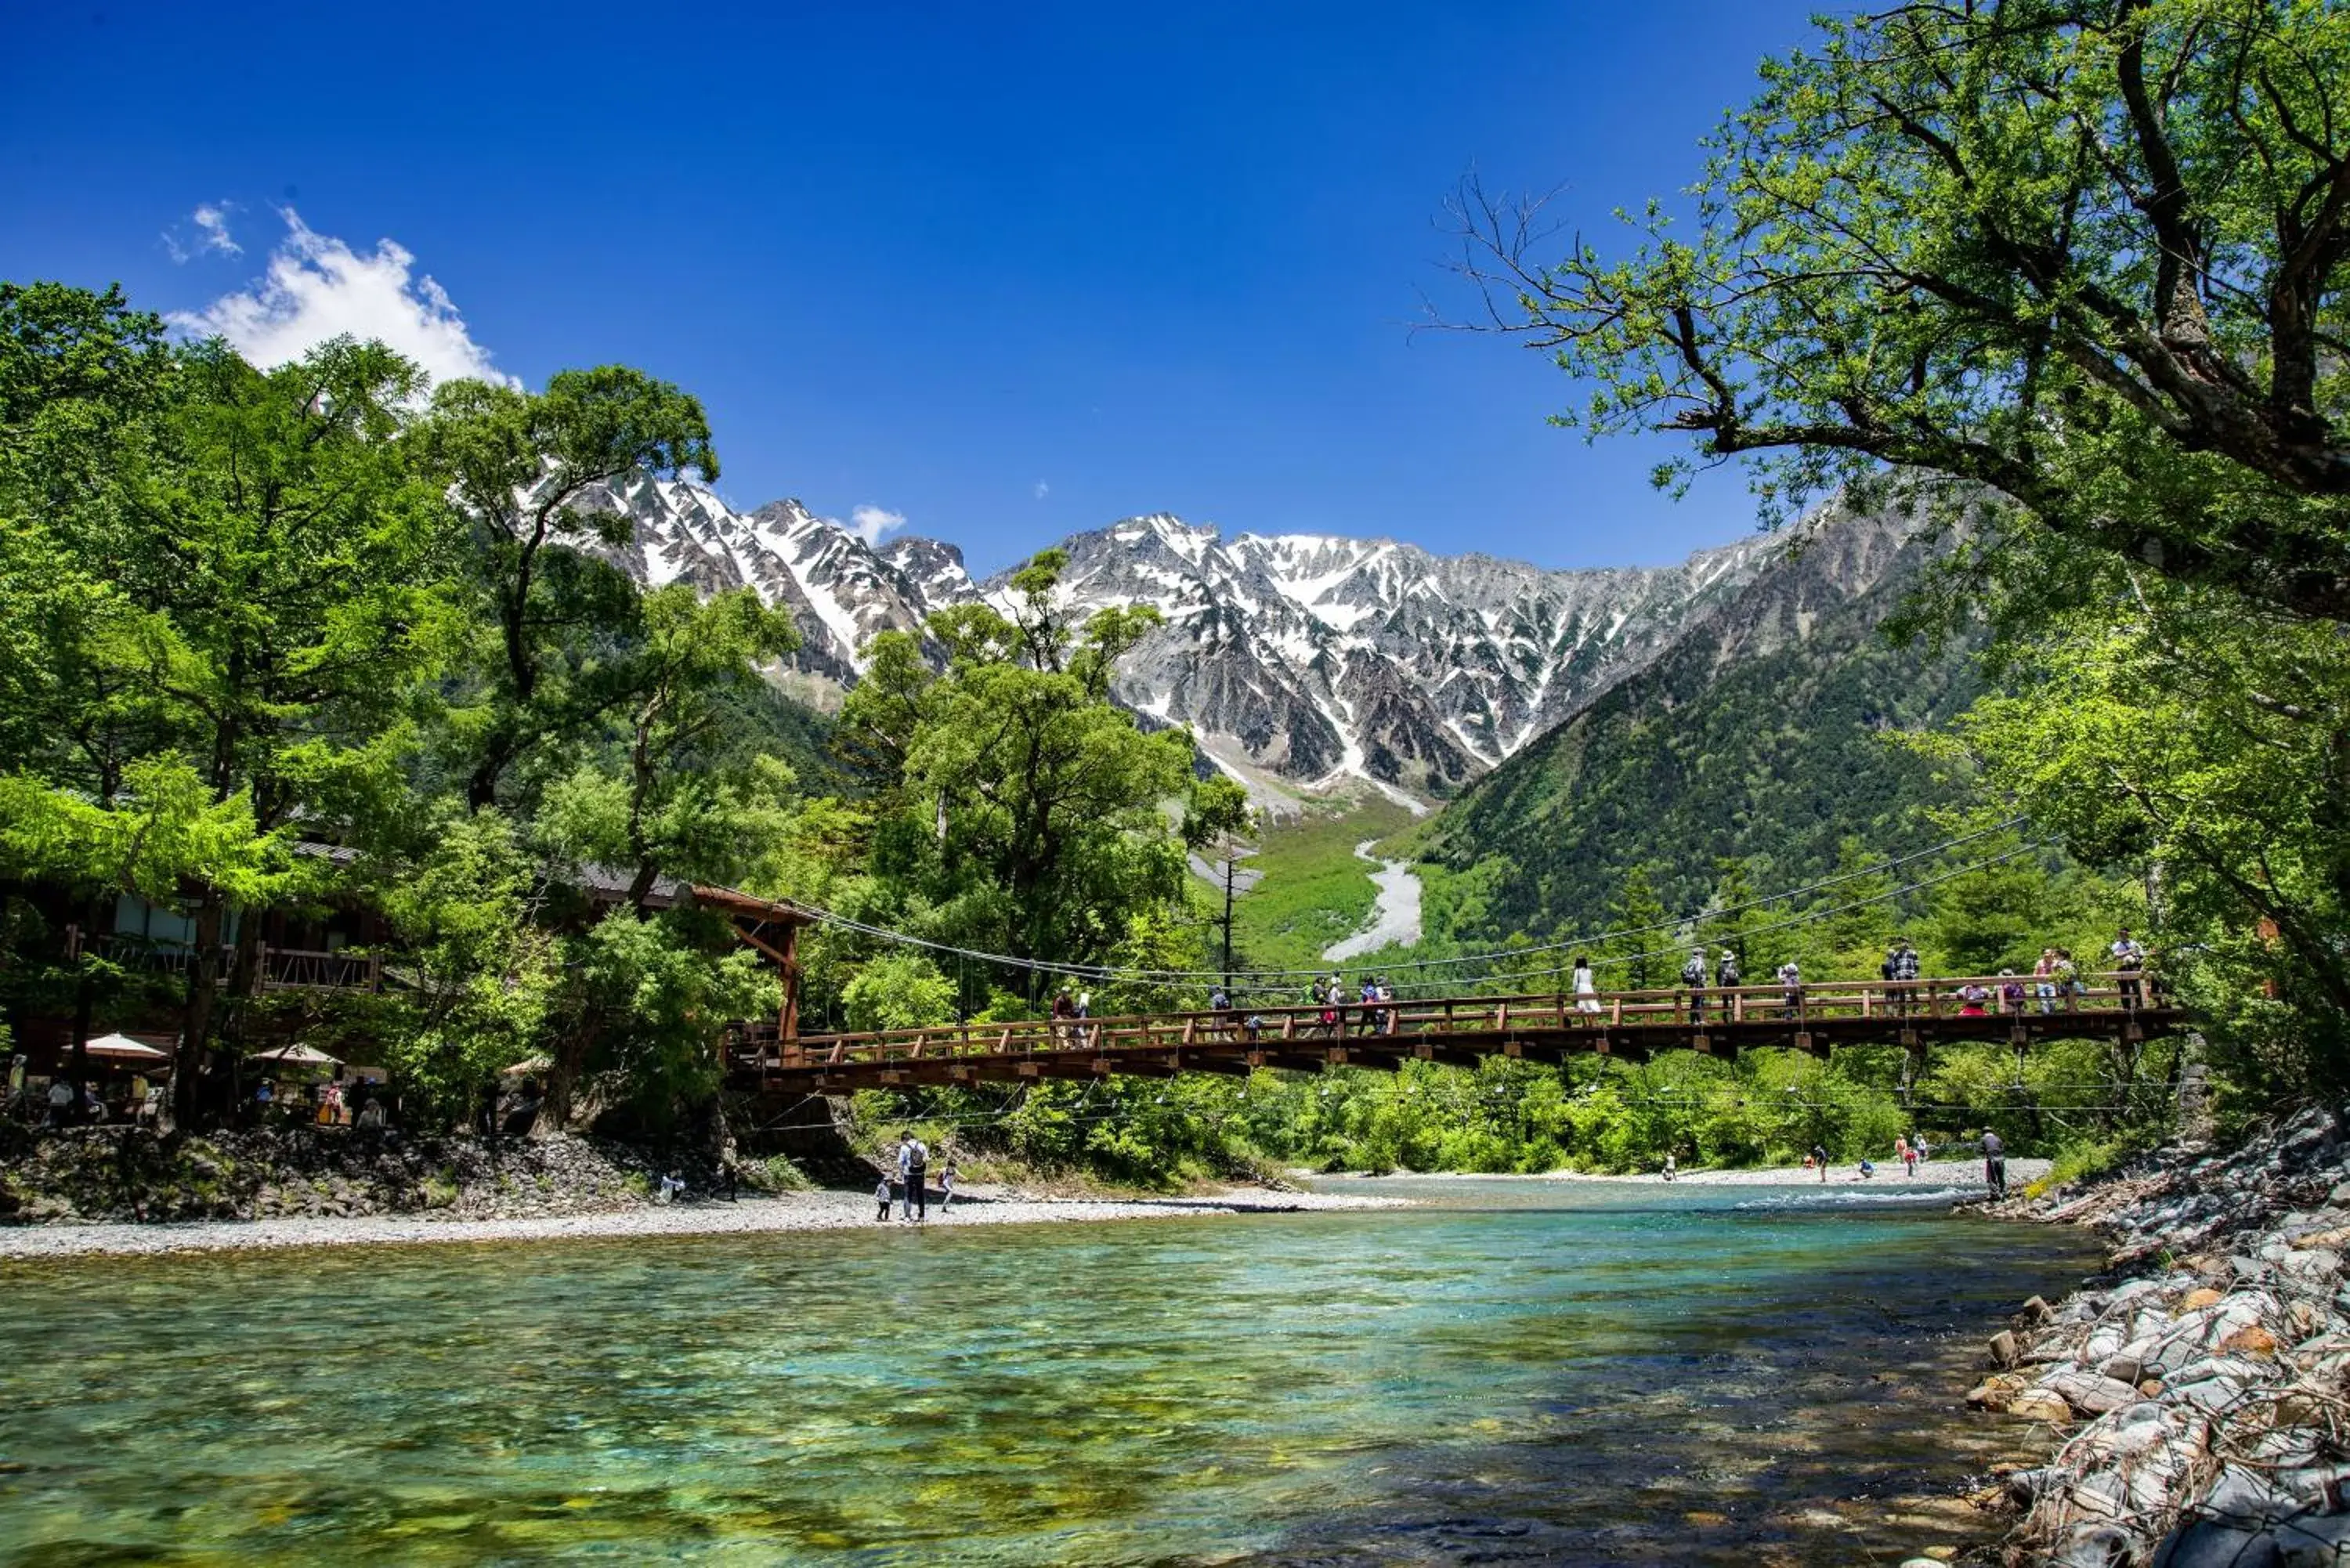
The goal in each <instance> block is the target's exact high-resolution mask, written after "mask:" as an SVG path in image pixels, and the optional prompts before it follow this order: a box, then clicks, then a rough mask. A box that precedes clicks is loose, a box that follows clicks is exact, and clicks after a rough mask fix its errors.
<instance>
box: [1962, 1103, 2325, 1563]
mask: <svg viewBox="0 0 2350 1568" xmlns="http://www.w3.org/2000/svg"><path fill="white" fill-rule="evenodd" d="M2011 1163H2012V1162H2011ZM1989 1211H1990V1212H1992V1213H1996V1214H2000V1215H2002V1216H2004V1217H2007V1218H2011V1219H2016V1220H2038V1221H2042V1222H2045V1223H2051V1224H2080V1225H2087V1226H2090V1227H2092V1228H2093V1229H2095V1231H2098V1232H2099V1233H2100V1234H2102V1235H2103V1236H2104V1237H2105V1238H2106V1241H2108V1242H2109V1243H2110V1244H2111V1246H2112V1248H2113V1251H2112V1253H2111V1258H2110V1272H2108V1273H2106V1274H2105V1275H2102V1276H2100V1277H2098V1278H2096V1279H2094V1280H2092V1281H2090V1282H2088V1283H2087V1284H2086V1285H2085V1287H2084V1288H2082V1289H2081V1290H2079V1291H2076V1292H2074V1293H2072V1294H2071V1295H2069V1296H2067V1297H2065V1298H2064V1300H2063V1301H2061V1302H2059V1303H2055V1304H2054V1305H2053V1306H2052V1305H2050V1304H2048V1303H2044V1302H2042V1301H2040V1300H2038V1299H2037V1298H2035V1299H2034V1300H2033V1301H2032V1302H2029V1303H2025V1305H2024V1309H2023V1311H2022V1312H2021V1313H2020V1314H2017V1317H2016V1319H2015V1321H2014V1323H2013V1324H2012V1326H2011V1327H2010V1328H2008V1329H2005V1330H2002V1332H2000V1333H1999V1334H1995V1335H1994V1336H1993V1337H1992V1338H1991V1343H1990V1345H1989V1347H1988V1348H1989V1359H1990V1361H1991V1366H1993V1368H1995V1370H1993V1371H1992V1372H1991V1376H1987V1377H1986V1378H1985V1379H1984V1380H1983V1381H1982V1383H1981V1385H1980V1386H1978V1387H1977V1388H1976V1389H1975V1390H1974V1392H1973V1393H1972V1394H1970V1395H1969V1396H1968V1402H1969V1403H1970V1404H1972V1405H1975V1406H1977V1407H1981V1408H1983V1409H1987V1410H1991V1411H1997V1412H2002V1413H2004V1415H2005V1416H2006V1417H2009V1418H2012V1419H2022V1420H2028V1421H2034V1422H2041V1423H2045V1424H2046V1425H2048V1426H2050V1427H2053V1428H2056V1429H2057V1430H2058V1431H2059V1432H2061V1433H2062V1434H2063V1435H2064V1441H2063V1445H2062V1447H2061V1448H2059V1449H2058V1450H2057V1452H2056V1454H2055V1456H2054V1459H2051V1460H2050V1462H2048V1463H2047V1464H2045V1465H2043V1466H2040V1467H2038V1468H2035V1469H2025V1470H2020V1471H2017V1472H2016V1473H2014V1474H2012V1475H2009V1476H2006V1477H2005V1478H2004V1479H2003V1487H2004V1491H2005V1494H2006V1497H2007V1499H2008V1501H2010V1502H2011V1503H2012V1505H2013V1506H2015V1507H2017V1508H2019V1509H2021V1510H2022V1522H2021V1524H2020V1525H2019V1526H2018V1528H2017V1530H2016V1532H2015V1534H2014V1536H2013V1537H2012V1541H2011V1542H2010V1545H2009V1551H2008V1555H2007V1561H2008V1562H2010V1563H2018V1564H2022V1563H2045V1564H2060V1565H2062V1568H2125V1565H2128V1568H2136V1565H2138V1564H2147V1563H2152V1564H2157V1565H2159V1568H2220V1565H2223V1564H2224V1565H2229V1568H2254V1565H2256V1564H2271V1565H2293V1564H2301V1563H2312V1564H2314V1563H2329V1564H2330V1563H2344V1562H2350V1507H2345V1487H2350V1292H2345V1289H2344V1257H2345V1251H2350V1138H2345V1123H2344V1122H2343V1121H2342V1120H2340V1119H2337V1118H2336V1117H2335V1116H2334V1114H2333V1113H2331V1112H2330V1111H2326V1110H2324V1109H2313V1110H2310V1111H2307V1112H2304V1113H2303V1114H2301V1115H2299V1116H2294V1117H2293V1118H2291V1119H2289V1120H2287V1121H2284V1122H2282V1123H2281V1124H2280V1125H2277V1126H2274V1127H2270V1128H2268V1129H2266V1130H2264V1131H2263V1132H2262V1134H2261V1135H2260V1136H2257V1137H2253V1138H2251V1140H2249V1141H2248V1142H2247V1143H2246V1144H2244V1146H2243V1147H2240V1148H2238V1149H2235V1150H2234V1151H2232V1152H2230V1153H2227V1154H2214V1153H2210V1152H2207V1151H2203V1150H2198V1149H2181V1148H2172V1149H2166V1150H2163V1151H2161V1152H2159V1153H2158V1154H2155V1155H2152V1156H2149V1157H2147V1158H2144V1159H2142V1160H2139V1161H2137V1162H2135V1163H2133V1164H2132V1165H2130V1166H2128V1167H2126V1168H2124V1169H2123V1170H2121V1171H2119V1172H2117V1173H2115V1174H2114V1175H2111V1176H2108V1177H2106V1178H2101V1179H2095V1180H2090V1181H2085V1182H2079V1183H2070V1184H2067V1185H2066V1186H2064V1187H2061V1188H2058V1189H2055V1190H2054V1191H2052V1192H2049V1193H2047V1194H2045V1195H2043V1197H2041V1198H2039V1199H2028V1200H2026V1199H2017V1200H2014V1201H2012V1202H2010V1203H2008V1204H2005V1205H2002V1206H1997V1207H1995V1208H1992V1209H1991V1210H1989Z"/></svg>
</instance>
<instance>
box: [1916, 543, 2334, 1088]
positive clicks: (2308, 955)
mask: <svg viewBox="0 0 2350 1568" xmlns="http://www.w3.org/2000/svg"><path fill="white" fill-rule="evenodd" d="M2138 604H2139V613H2138V614H2137V616H2135V617H2133V618H2127V619H2118V620H2117V619H2116V618H2114V617H2112V616H2111V615H2110V614H2109V613H2107V612H2105V611H2101V610H2085V611H2083V612H2080V613H2078V614H2075V615H2073V616H2069V617H2065V618H2058V619H2056V620H2054V622H2052V623H2051V624H2050V625H2049V626H2048V628H2046V630H2045V631H2044V632H2043V634H2042V635H2041V636H2039V637H2038V638H2036V639H2033V640H2032V641H2031V642H2029V643H2028V644H2025V645H2023V646H2022V648H2021V649H2019V650H2018V652H2017V654H2016V657H2017V659H2018V662H2019V671H2020V676H2021V679H2020V680H2018V682H2017V686H2016V689H2017V691H2019V692H2022V693H2028V695H2018V696H2012V697H1999V698H1992V699H1987V700H1985V701H1982V702H1981V703H1979V704H1978V705H1977V707H1976V709H1975V711H1973V712H1972V713H1971V714H1970V716H1969V718H1968V719H1967V721H1966V722H1965V723H1964V724H1963V725H1962V726H1961V727H1960V732H1959V735H1958V737H1957V739H1956V740H1955V741H1952V742H1945V743H1946V744H1950V745H1955V746H1962V747H1963V748H1964V750H1965V751H1966V753H1968V754H1969V758H1970V762H1971V763H1972V764H1973V765H1976V766H1979V767H1980V768H1981V770H1982V773H1983V775H1984V777H1985V779H1986V781H1987V783H1988V784H1990V785H1991V787H1993V788H1995V789H1997V790H1999V791H2000V792H2002V794H2005V795H2008V796H2010V797H2012V799H2013V800H2014V801H2015V802H2016V803H2017V805H2019V806H2020V807H2021V808H2022V809H2023V810H2025V811H2028V812H2029V813H2031V815H2032V817H2033V821H2034V823H2035V824H2037V825H2038V826H2041V827H2042V828H2043V829H2044V830H2046V831H2049V832H2053V833H2057V834H2061V835H2062V836H2064V840H2065V842H2066V843H2067V844H2068V845H2070V846H2074V850H2075V852H2076V853H2077V854H2079V855H2081V856H2082V857H2085V858H2087V859H2088V860H2090V861H2091V862H2092V863H2105V864H2114V863H2120V864H2131V865H2137V866H2142V867H2145V866H2150V867H2156V868H2158V873H2159V877H2158V880H2159V885H2160V886H2161V888H2162V889H2163V895H2164V903H2165V908H2164V909H2162V910H2161V911H2160V913H2161V916H2162V918H2163V920H2164V925H2165V930H2164V932H2163V933H2162V935H2163V938H2164V940H2162V941H2161V942H2160V943H2159V946H2161V947H2165V948H2168V949H2169V950H2170V951H2169V954H2168V956H2167V957H2165V958H2163V959H2161V960H2160V961H2161V962H2162V963H2163V965H2164V966H2165V967H2166V968H2168V969H2169V970H2171V971H2175V972H2176V974H2177V975H2178V979H2179V981H2180V982H2181V983H2183V984H2185V985H2186V986H2187V987H2188V989H2189V993H2190V995H2192V996H2194V997H2195V999H2196V1000H2198V1001H2199V1002H2201V1003H2202V1004H2203V1005H2204V1006H2206V1007H2207V1008H2208V1009H2210V1012H2212V1013H2213V1015H2214V1017H2215V1020H2216V1021H2218V1022H2220V1023H2223V1024H2225V1025H2227V1027H2226V1028H2225V1029H2223V1031H2222V1034H2223V1036H2226V1035H2232V1036H2234V1037H2235V1038H2236V1039H2238V1040H2241V1042H2242V1043H2244V1044H2246V1045H2248V1046H2250V1047H2251V1049H2252V1050H2253V1051H2254V1053H2255V1054H2256V1055H2257V1057H2258V1059H2259V1062H2260V1064H2261V1069H2262V1075H2263V1076H2264V1077H2266V1078H2267V1080H2268V1081H2269V1082H2271V1083H2274V1084H2279V1085H2294V1084H2301V1083H2305V1082H2307V1081H2309V1080H2310V1079H2311V1078H2312V1077H2315V1078H2318V1079H2321V1080H2324V1081H2329V1082H2330V1081H2339V1080H2340V1079H2341V1078H2342V1077H2344V1076H2345V1075H2350V957H2346V956H2345V952H2344V950H2343V947H2342V943H2341V940H2340V933H2341V931H2342V930H2343V929H2344V927H2345V922H2350V831H2345V829H2350V742H2345V736H2350V663H2345V660H2344V659H2343V658H2342V655H2341V650H2340V633H2339V631H2338V629H2337V628H2333V627H2329V626H2323V625H2318V624H2314V623H2309V622H2297V621H2293V620H2289V619H2281V618H2278V617H2275V616H2273V615H2270V614H2266V613H2263V612H2262V611H2259V610H2256V609H2254V608H2251V607H2248V606H2247V605H2245V604H2244V603H2243V602H2242V601H2241V599H2238V598H2235V597H2231V596H2226V595H2220V594H2216V593H2210V592H2197V591H2182V590H2153V589H2149V591H2147V593H2146V594H2145V595H2144V596H2143V597H2142V598H2141V599H2140V600H2139V601H2138ZM2118 915H2119V918H2123V919H2126V907H2125V909H2123V910H2122V911H2118ZM2114 918H2116V912H2115V911H2108V913H2107V917H2106V921H2105V922H2101V923H2109V922H2110V921H2111V919H2114ZM2082 956H2083V957H2084V958H2085V959H2091V958H2092V955H2091V954H2089V953H2087V952H2084V953H2083V954H2082Z"/></svg>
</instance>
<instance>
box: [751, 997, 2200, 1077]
mask: <svg viewBox="0 0 2350 1568" xmlns="http://www.w3.org/2000/svg"><path fill="white" fill-rule="evenodd" d="M2009 986H2014V987H2018V988H2020V992H2021V994H2020V995H2015V996H2011V995H2009V994H2007V993H2006V991H2005V988H2006V987H2009ZM2043 990H2044V992H2046V994H2043ZM2163 1007H2164V1003H2163V1002H2162V1001H2161V999H2160V997H2159V995H2158V992H2157V988H2156V981H2155V980H2154V977H2152V976H2151V975H2147V974H2145V973H2142V972H2132V973H2124V974H2100V975H2092V976H2082V977H2074V978H2068V979H2064V980H2057V979H2053V978H2043V977H2040V976H2034V975H1989V976H1974V975H1961V976H1934V977H1930V978H1921V979H1918V980H1914V981H1881V980H1878V981H1822V982H1818V983H1805V984H1803V985H1799V986H1796V987H1794V988H1790V987H1787V986H1785V985H1782V984H1779V983H1776V982H1774V983H1772V984H1768V985H1741V986H1730V987H1706V988H1703V989H1693V988H1689V987H1669V988H1662V989H1657V990H1647V991H1617V992H1602V993H1599V994H1597V995H1591V996H1578V995H1576V994H1575V993H1574V992H1550V993H1545V994H1542V995H1533V996H1528V995H1515V996H1478V997H1441V998H1435V999H1428V1000H1408V999H1404V998H1398V999H1397V1000H1395V1001H1392V1002H1362V1001H1359V1000H1353V1001H1347V1002H1331V1003H1328V1004H1324V1005H1315V1004H1312V1003H1308V1004H1305V1005H1303V1006H1292V1007H1235V1008H1232V1009H1231V1010H1229V1011H1220V1012H1175V1013H1161V1014H1148V1015H1128V1016H1118V1017H1108V1018H1087V1019H1076V1018H1045V1019H1033V1020H1023V1021H1020V1022H1016V1023H951V1024H941V1025H937V1026H934V1027H931V1028H923V1029H891V1030H882V1031H878V1032H872V1033H849V1034H830V1035H814V1036H808V1037H805V1038H802V1039H799V1040H795V1041H786V1040H784V1039H782V1038H781V1035H780V1031H779V1030H778V1029H777V1027H776V1026H775V1024H772V1023H742V1024H736V1025H734V1026H733V1027H732V1028H731V1029H730V1030H729V1031H728V1034H727V1039H726V1043H725V1053H726V1064H727V1066H728V1068H729V1069H730V1070H732V1071H735V1072H740V1073H754V1072H756V1073H764V1072H769V1071H774V1070H777V1069H800V1068H811V1067H846V1066H879V1065H889V1066H894V1065H898V1064H908V1063H918V1062H920V1063H930V1062H940V1061H947V1060H952V1059H955V1058H960V1057H1005V1056H1014V1057H1016V1056H1037V1055H1045V1054H1068V1053H1092V1054H1099V1055H1109V1054H1114V1053H1117V1052H1120V1051H1127V1052H1149V1051H1181V1050H1184V1049H1200V1048H1215V1049H1219V1050H1225V1051H1229V1050H1232V1049H1234V1048H1243V1049H1249V1050H1263V1051H1266V1052H1267V1053H1268V1054H1280V1052H1281V1050H1282V1048H1283V1047H1284V1046H1291V1045H1302V1046H1305V1047H1307V1048H1311V1049H1315V1050H1319V1049H1323V1048H1326V1047H1331V1046H1345V1045H1347V1044H1350V1043H1354V1042H1365V1041H1380V1040H1388V1039H1394V1038H1398V1037H1408V1038H1409V1039H1410V1040H1413V1041H1423V1042H1426V1041H1440V1040H1442V1039H1444V1038H1446V1037H1448V1036H1469V1035H1474V1036H1482V1037H1488V1038H1490V1037H1493V1036H1502V1037H1503V1038H1507V1037H1508V1036H1510V1035H1512V1034H1513V1033H1522V1032H1523V1033H1533V1032H1541V1033H1558V1032H1562V1031H1564V1032H1569V1033H1584V1032H1590V1033H1601V1034H1605V1033H1613V1032H1618V1031H1622V1032H1629V1033H1648V1034H1653V1033H1659V1032H1664V1031H1670V1032H1671V1033H1674V1034H1676V1035H1680V1036H1689V1035H1704V1034H1706V1033H1708V1031H1710V1030H1711V1029H1714V1028H1720V1027H1725V1026H1726V1027H1729V1028H1731V1029H1745V1030H1747V1031H1748V1032H1749V1033H1753V1032H1757V1030H1758V1028H1759V1027H1762V1026H1767V1027H1768V1028H1770V1029H1773V1030H1792V1031H1794V1032H1795V1033H1806V1032H1808V1031H1809V1030H1810V1029H1811V1028H1812V1027H1813V1026H1814V1025H1815V1024H1840V1023H1841V1024H1849V1023H1855V1022H1868V1023H1881V1024H1884V1025H1887V1026H1888V1027H1891V1028H1894V1029H1899V1028H1902V1027H1908V1026H1912V1025H1914V1024H1915V1023H1918V1022H1939V1021H1943V1020H1962V1019H1972V1018H1978V1017H1980V1018H1981V1019H1983V1020H1984V1021H1985V1022H1984V1023H1982V1024H1981V1026H1980V1027H1981V1033H1982V1034H1984V1035H1986V1036H1988V1035H1992V1034H1996V1033H1998V1032H1999V1027H2000V1026H1999V1025H1998V1024H1997V1023H1993V1022H1992V1021H1993V1020H1995V1019H2001V1018H2004V1019H2007V1020H2009V1021H2011V1027H2013V1026H2023V1025H2027V1024H2029V1023H2030V1022H2031V1021H2032V1020H2033V1019H2039V1018H2050V1019H2054V1018H2060V1017H2061V1018H2066V1019H2081V1020H2083V1021H2089V1020H2095V1021H2096V1022H2098V1023H2103V1024H2108V1025H2110V1024H2113V1023H2120V1022H2125V1021H2126V1020H2128V1019H2129V1018H2132V1017H2134V1016H2137V1015H2138V1014H2141V1013H2147V1012H2157V1011H2161V1010H2162V1009H2163ZM1936 1032H1937V1033H1947V1032H1948V1030H1947V1028H1939V1029H1937V1031H1936Z"/></svg>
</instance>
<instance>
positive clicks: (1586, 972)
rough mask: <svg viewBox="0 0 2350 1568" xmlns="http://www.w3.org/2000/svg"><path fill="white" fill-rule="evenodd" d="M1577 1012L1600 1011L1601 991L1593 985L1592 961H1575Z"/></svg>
mask: <svg viewBox="0 0 2350 1568" xmlns="http://www.w3.org/2000/svg"><path fill="white" fill-rule="evenodd" d="M1575 1011H1576V1012H1598V1011H1599V989H1598V987H1596V986H1595V985H1593V984H1592V983H1591V961H1590V960H1589V959H1587V958H1579V959H1576V960H1575Z"/></svg>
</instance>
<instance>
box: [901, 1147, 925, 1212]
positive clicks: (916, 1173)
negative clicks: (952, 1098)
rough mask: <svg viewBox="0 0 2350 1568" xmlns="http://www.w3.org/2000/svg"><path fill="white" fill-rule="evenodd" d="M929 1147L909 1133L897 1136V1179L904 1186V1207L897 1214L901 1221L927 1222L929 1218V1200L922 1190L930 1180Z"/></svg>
mask: <svg viewBox="0 0 2350 1568" xmlns="http://www.w3.org/2000/svg"><path fill="white" fill-rule="evenodd" d="M930 1167H931V1149H930V1146H929V1145H928V1144H926V1143H924V1142H923V1141H922V1140H921V1139H920V1138H918V1137H915V1136H914V1135H913V1134H912V1133H911V1132H901V1133H899V1135H898V1179H899V1180H900V1181H903V1182H904V1183H905V1184H906V1206H905V1208H904V1210H901V1211H900V1213H899V1220H928V1219H930V1217H931V1198H930V1194H929V1193H928V1192H927V1191H925V1190H924V1189H925V1187H926V1186H927V1185H928V1183H929V1181H930V1179H931V1169H930Z"/></svg>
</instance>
